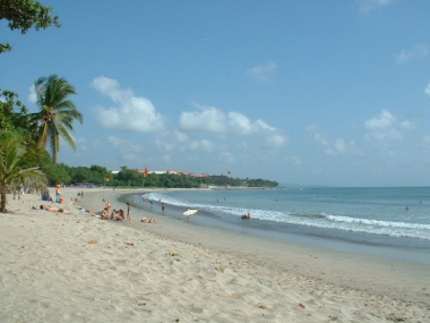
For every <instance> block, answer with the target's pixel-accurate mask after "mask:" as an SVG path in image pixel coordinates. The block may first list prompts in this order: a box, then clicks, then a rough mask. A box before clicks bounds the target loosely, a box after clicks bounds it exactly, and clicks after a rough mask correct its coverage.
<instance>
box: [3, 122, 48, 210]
mask: <svg viewBox="0 0 430 323" xmlns="http://www.w3.org/2000/svg"><path fill="white" fill-rule="evenodd" d="M44 156H46V154H45V151H44V150H43V149H40V148H37V147H35V148H29V147H26V146H25V145H24V144H23V140H22V138H21V137H20V136H19V135H17V134H16V133H14V132H11V131H6V130H3V131H1V132H0V196H1V197H0V212H6V211H7V210H6V202H7V201H6V199H7V193H8V191H9V190H11V189H16V188H18V187H19V186H21V185H24V186H25V187H33V188H42V187H45V186H46V176H45V174H44V173H43V172H42V171H41V170H40V169H39V167H38V165H39V164H40V162H41V161H42V160H43V157H44Z"/></svg>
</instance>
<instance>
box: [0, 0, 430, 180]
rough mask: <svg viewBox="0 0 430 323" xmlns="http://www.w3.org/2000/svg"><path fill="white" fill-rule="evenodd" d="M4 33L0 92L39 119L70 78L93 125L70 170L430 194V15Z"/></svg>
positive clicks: (145, 4)
mask: <svg viewBox="0 0 430 323" xmlns="http://www.w3.org/2000/svg"><path fill="white" fill-rule="evenodd" d="M40 1H41V2H42V3H43V4H44V5H47V6H50V7H52V8H53V10H54V13H55V14H57V15H58V16H59V19H60V22H61V24H62V26H61V28H55V27H51V28H49V29H46V30H40V31H36V30H31V31H29V32H28V33H27V34H25V35H22V34H21V33H20V32H19V31H10V30H9V29H8V28H7V23H6V22H5V21H4V20H2V21H0V30H1V33H0V41H1V42H9V43H11V45H12V46H13V51H11V52H9V53H2V54H0V88H1V89H9V90H13V91H15V92H16V93H18V94H19V96H20V99H21V100H22V101H23V102H24V103H25V104H26V105H27V107H28V108H29V110H30V111H31V112H35V111H37V105H36V104H35V95H34V90H33V84H34V82H35V81H36V80H37V79H38V78H39V77H47V76H50V75H53V74H55V75H58V76H60V77H64V78H65V79H66V80H67V81H68V82H69V83H70V84H71V85H73V86H74V87H75V89H76V91H77V93H78V94H77V95H74V96H72V97H71V99H72V100H73V101H74V103H75V105H76V107H77V108H78V110H79V111H80V112H81V113H82V114H83V116H84V122H83V124H82V125H81V124H79V123H78V122H76V123H75V124H74V128H75V132H74V133H72V135H73V137H74V139H75V141H76V143H77V147H78V149H77V151H76V152H74V151H73V150H72V149H71V148H70V147H69V146H68V145H67V144H66V143H65V142H64V141H62V142H61V143H60V152H59V162H62V163H65V164H67V165H70V166H87V167H89V166H91V165H100V166H104V167H106V168H107V169H109V170H119V169H120V168H121V167H122V166H127V167H128V168H131V169H144V168H145V167H147V168H148V169H149V170H150V171H160V170H183V171H189V172H193V173H207V174H210V175H212V174H217V175H221V174H224V175H228V171H230V172H231V175H229V176H232V177H234V178H263V179H269V180H275V181H278V182H279V183H281V184H298V185H327V186H428V185H430V23H429V17H430V2H429V1H428V0H415V1H408V0H331V1H316V0H288V1H287V0H279V1H278V0H270V1H263V0H259V1H256V0H233V1H224V0H219V1H214V0H210V1H209V0H160V1H146V0H142V1H137V0H124V1H114V0H111V1H103V0H88V1H64V0H40Z"/></svg>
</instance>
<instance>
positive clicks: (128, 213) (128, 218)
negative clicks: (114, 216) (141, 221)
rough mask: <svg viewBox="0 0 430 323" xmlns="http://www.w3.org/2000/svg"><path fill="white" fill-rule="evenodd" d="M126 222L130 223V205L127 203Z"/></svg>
mask: <svg viewBox="0 0 430 323" xmlns="http://www.w3.org/2000/svg"><path fill="white" fill-rule="evenodd" d="M127 221H128V222H130V221H131V205H130V203H128V202H127Z"/></svg>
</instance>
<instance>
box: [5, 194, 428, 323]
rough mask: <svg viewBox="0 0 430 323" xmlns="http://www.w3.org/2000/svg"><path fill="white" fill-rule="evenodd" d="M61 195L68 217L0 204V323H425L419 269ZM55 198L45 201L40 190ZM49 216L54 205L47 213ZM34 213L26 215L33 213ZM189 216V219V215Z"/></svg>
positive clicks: (424, 277)
mask: <svg viewBox="0 0 430 323" xmlns="http://www.w3.org/2000/svg"><path fill="white" fill-rule="evenodd" d="M80 191H81V189H75V188H64V189H62V196H63V197H64V200H65V202H64V203H63V204H62V205H61V206H62V207H64V208H65V209H67V210H70V211H71V212H73V214H72V215H70V214H63V213H55V212H48V211H43V210H40V209H39V208H38V207H39V205H40V204H41V203H42V201H41V200H40V196H39V195H32V194H27V195H24V196H22V197H21V198H20V199H19V200H18V199H16V200H14V199H13V196H12V195H8V206H9V207H8V209H9V210H10V212H9V213H6V214H0V231H1V232H0V237H1V244H0V321H1V322H7V323H9V322H10V323H12V322H13V323H18V322H19V323H23V322H256V323H257V322H357V323H358V322H430V266H428V265H425V264H417V263H409V262H402V261H398V260H393V259H385V258H378V257H370V256H362V255H355V254H348V253H341V252H334V251H329V250H325V249H319V248H313V247H307V246H302V245H294V244H285V243H280V242H275V241H270V240H265V239H261V238H255V237H251V236H249V235H246V234H240V235H239V234H233V233H230V232H225V231H222V230H217V229H213V228H206V227H199V226H196V225H194V224H193V223H192V221H191V223H187V222H186V219H185V217H184V221H178V220H175V219H171V218H169V216H168V213H167V212H166V215H164V216H163V215H160V214H155V216H156V218H157V223H156V224H149V223H141V222H140V219H141V218H142V217H143V216H145V217H147V218H150V217H152V216H154V214H152V213H149V212H147V211H143V210H138V209H136V208H133V209H132V222H131V223H127V222H122V223H119V222H113V221H107V220H106V221H103V220H100V219H98V218H96V217H94V216H92V215H91V214H90V213H88V212H85V211H82V210H80V208H81V207H84V208H85V209H87V210H95V211H99V210H101V209H102V208H103V207H104V204H103V202H102V198H103V197H105V198H106V199H108V200H109V201H110V202H111V203H112V208H113V209H118V208H123V209H125V208H126V206H125V204H124V203H121V202H119V201H118V200H117V197H118V196H119V195H121V194H124V193H127V192H128V191H125V190H124V191H121V190H116V191H112V190H106V191H104V190H100V189H85V190H84V197H83V198H82V199H79V200H78V201H77V202H76V203H73V204H72V203H71V199H72V198H73V199H74V198H76V197H77V193H78V192H80ZM51 196H54V189H51ZM50 204H51V205H56V206H59V204H55V203H50ZM33 206H34V207H35V208H36V209H32V207H33ZM196 216H197V215H196Z"/></svg>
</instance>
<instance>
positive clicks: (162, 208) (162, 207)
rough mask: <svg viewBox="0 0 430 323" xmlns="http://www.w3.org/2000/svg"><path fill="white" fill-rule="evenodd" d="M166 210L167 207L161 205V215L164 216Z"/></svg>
mask: <svg viewBox="0 0 430 323" xmlns="http://www.w3.org/2000/svg"><path fill="white" fill-rule="evenodd" d="M165 208H166V205H165V204H164V203H161V213H162V214H164V209H165Z"/></svg>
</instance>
